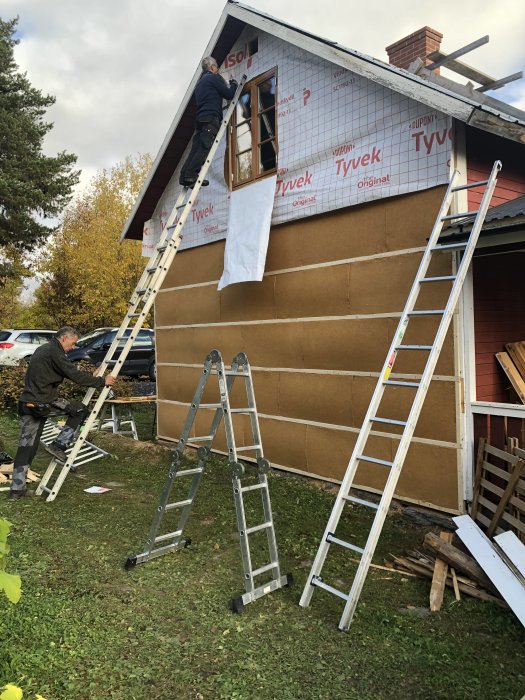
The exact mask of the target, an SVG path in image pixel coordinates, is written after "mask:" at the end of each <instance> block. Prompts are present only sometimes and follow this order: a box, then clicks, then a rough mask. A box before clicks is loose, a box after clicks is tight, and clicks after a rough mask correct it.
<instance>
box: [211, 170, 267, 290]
mask: <svg viewBox="0 0 525 700" xmlns="http://www.w3.org/2000/svg"><path fill="white" fill-rule="evenodd" d="M276 180H277V176H275V177H268V178H265V179H264V180H260V181H259V182H256V183H254V184H253V185H248V186H247V187H242V188H241V189H238V190H235V191H234V192H232V194H231V197H230V213H229V220H228V233H227V234H226V246H225V249H224V271H223V273H222V277H221V279H220V280H219V286H218V289H219V290H221V289H224V287H227V286H228V285H229V284H235V283H236V282H260V281H261V280H262V278H263V275H264V264H265V262H266V251H267V249H268V239H269V236H270V225H271V221H272V210H273V203H274V193H275V185H276Z"/></svg>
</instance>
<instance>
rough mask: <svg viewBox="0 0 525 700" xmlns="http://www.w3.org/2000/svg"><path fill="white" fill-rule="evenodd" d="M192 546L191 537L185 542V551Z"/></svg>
mask: <svg viewBox="0 0 525 700" xmlns="http://www.w3.org/2000/svg"><path fill="white" fill-rule="evenodd" d="M190 545H191V537H188V539H187V540H184V549H186V547H189V546H190Z"/></svg>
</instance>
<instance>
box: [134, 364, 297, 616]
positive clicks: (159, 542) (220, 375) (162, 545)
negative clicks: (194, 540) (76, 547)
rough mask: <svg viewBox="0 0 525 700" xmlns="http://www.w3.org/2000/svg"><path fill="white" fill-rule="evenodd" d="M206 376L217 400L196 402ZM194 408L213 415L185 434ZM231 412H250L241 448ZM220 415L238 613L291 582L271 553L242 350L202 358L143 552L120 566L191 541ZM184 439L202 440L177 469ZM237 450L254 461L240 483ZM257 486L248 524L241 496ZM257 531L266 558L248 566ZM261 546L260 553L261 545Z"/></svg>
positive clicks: (264, 463) (262, 467) (268, 510)
mask: <svg viewBox="0 0 525 700" xmlns="http://www.w3.org/2000/svg"><path fill="white" fill-rule="evenodd" d="M212 375H216V376H217V380H218V390H219V395H220V402H218V403H201V400H202V396H203V394H204V390H205V388H206V385H207V382H208V380H209V378H210V376H212ZM236 378H239V380H242V381H244V386H245V390H246V404H247V405H246V406H243V407H241V408H232V407H231V405H230V394H231V391H232V388H233V384H234V381H235V379H236ZM199 408H208V409H215V414H214V416H213V419H212V422H211V426H210V429H209V430H208V431H207V434H206V435H202V436H196V437H191V436H190V433H191V430H192V428H193V426H194V425H195V420H196V417H197V412H198V411H199ZM234 414H241V415H246V416H249V417H250V427H251V444H249V445H244V446H242V447H238V446H237V445H236V443H235V433H234V429H233V420H232V415H234ZM223 418H224V428H225V433H226V445H227V449H228V461H229V463H230V467H231V471H232V486H233V496H234V500H235V511H236V514H237V528H238V531H239V540H240V544H241V553H242V563H243V569H244V584H245V589H246V591H245V593H244V594H242V595H240V596H238V597H236V598H233V599H232V609H233V611H234V612H242V611H243V610H244V606H245V605H246V604H248V603H251V602H253V601H254V600H257V599H258V598H261V597H262V596H264V595H266V594H267V593H271V592H272V591H275V590H277V589H278V588H282V587H283V586H289V585H291V584H292V582H293V579H292V576H291V574H285V575H281V569H280V565H279V556H278V552H277V541H276V538H275V530H274V525H273V515H272V507H271V503H270V491H269V487H268V479H267V476H266V474H267V473H268V471H269V469H270V464H269V462H268V460H266V459H265V458H264V454H263V445H262V439H261V432H260V429H259V418H258V415H257V407H256V405H255V393H254V390H253V380H252V373H251V368H250V363H249V362H248V358H247V357H246V355H245V354H244V353H242V352H241V353H239V354H238V355H236V356H235V357H234V358H233V361H232V364H231V368H229V369H227V368H225V366H224V362H223V360H222V357H221V354H220V352H219V351H218V350H212V351H211V352H210V353H209V355H208V356H207V357H206V360H205V362H204V367H203V370H202V374H201V378H200V380H199V383H198V385H197V389H196V391H195V394H194V396H193V399H192V402H191V404H190V409H189V411H188V416H187V418H186V422H185V423H184V427H183V429H182V433H181V436H180V439H179V441H178V444H177V447H176V449H175V450H174V451H173V456H172V461H171V467H170V470H169V472H168V476H167V478H166V482H165V485H164V488H163V490H162V493H161V496H160V499H159V504H158V506H157V509H156V511H155V516H154V518H153V522H152V524H151V527H150V531H149V534H148V538H147V540H146V545H145V547H144V551H143V552H142V553H141V554H137V555H136V556H134V557H129V558H128V560H127V561H126V564H125V568H126V569H128V570H129V569H132V568H133V567H134V566H135V565H136V564H141V563H142V562H146V561H149V560H150V559H154V558H156V557H160V556H162V555H164V554H167V553H168V552H171V551H174V550H176V549H181V548H183V547H187V546H188V545H189V544H191V540H189V539H185V538H184V537H183V532H184V528H185V526H186V523H187V522H188V519H189V517H190V513H191V509H192V506H193V502H194V500H195V496H196V495H197V490H198V488H199V485H200V482H201V480H202V476H203V474H204V469H205V467H206V462H207V461H208V457H209V455H210V453H211V448H212V444H213V441H214V439H215V436H216V434H217V430H218V428H219V426H220V424H221V421H222V419H223ZM188 443H190V444H191V445H195V446H196V445H197V444H198V443H202V444H201V446H200V447H198V449H197V459H198V462H197V466H196V467H190V468H188V469H186V468H184V469H181V468H180V466H181V460H182V456H183V454H184V450H185V448H186V446H187V445H188ZM239 452H255V457H256V460H257V477H258V480H257V482H255V483H249V484H246V483H245V484H244V485H243V483H242V482H241V478H242V477H243V475H244V472H245V467H244V464H243V463H242V462H240V461H239V460H238V456H237V453H239ZM188 477H190V483H189V489H188V495H187V496H186V497H185V498H183V499H182V500H178V501H173V502H171V503H170V502H168V500H169V498H170V494H171V492H172V489H173V486H174V482H175V480H177V481H178V480H179V479H180V480H181V484H180V486H181V487H182V489H185V486H188ZM257 491H258V492H259V494H260V496H261V500H262V518H263V522H262V523H259V524H257V525H253V526H251V527H248V526H247V522H246V509H245V503H244V497H245V494H247V493H249V492H257ZM185 493H186V492H185V491H184V494H185ZM252 506H253V504H252ZM250 510H251V509H250ZM169 511H175V513H178V517H177V518H176V520H177V525H176V528H175V530H173V531H171V532H166V533H163V534H159V529H160V526H161V523H162V520H163V518H164V517H165V515H166V513H167V512H169ZM252 517H253V516H252ZM257 532H264V533H265V534H266V545H267V551H268V555H269V559H270V561H269V563H266V564H263V565H262V566H258V567H257V568H254V567H253V563H252V557H253V552H252V550H251V548H250V542H249V540H250V536H251V535H253V534H255V533H257ZM259 549H260V545H259ZM264 549H265V552H266V547H265V548H264ZM258 554H259V555H260V552H258ZM263 556H266V555H263ZM261 576H263V577H264V576H265V578H263V579H261ZM256 578H257V579H258V581H259V582H260V581H261V580H262V581H264V582H263V583H258V584H257V585H256V582H255V579H256Z"/></svg>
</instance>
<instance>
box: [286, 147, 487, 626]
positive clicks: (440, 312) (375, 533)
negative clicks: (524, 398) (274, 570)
mask: <svg viewBox="0 0 525 700" xmlns="http://www.w3.org/2000/svg"><path fill="white" fill-rule="evenodd" d="M500 170H501V162H500V161H496V162H495V163H494V166H493V168H492V172H491V174H490V177H489V178H488V180H484V181H482V182H475V183H471V184H468V185H460V186H455V185H454V182H455V180H456V179H457V175H458V172H457V171H455V172H454V174H453V176H452V179H451V181H450V184H449V186H448V189H447V192H446V194H445V197H444V199H443V203H442V205H441V208H440V210H439V213H438V216H437V219H436V222H435V224H434V228H433V229H432V233H431V235H430V238H429V240H428V244H427V247H426V249H425V252H424V254H423V258H422V260H421V263H420V266H419V269H418V272H417V275H416V278H415V280H414V284H413V285H412V289H411V291H410V294H409V296H408V299H407V303H406V306H405V309H404V311H403V313H402V314H401V318H400V321H399V325H398V327H397V330H396V333H395V335H394V339H393V341H392V344H391V346H390V349H389V351H388V355H387V357H386V360H385V363H384V365H383V369H382V370H381V373H380V375H379V379H378V382H377V385H376V388H375V391H374V393H373V396H372V400H371V403H370V406H369V408H368V411H367V413H366V416H365V418H364V421H363V425H362V427H361V430H360V432H359V436H358V438H357V441H356V444H355V447H354V450H353V453H352V456H351V458H350V462H349V463H348V467H347V470H346V473H345V476H344V479H343V481H342V484H341V488H340V490H339V493H338V495H337V498H336V501H335V504H334V507H333V510H332V513H331V515H330V518H329V520H328V524H327V526H326V529H325V531H324V534H323V538H322V541H321V544H320V545H319V549H318V551H317V555H316V557H315V560H314V563H313V565H312V568H311V570H310V573H309V575H308V579H307V581H306V585H305V588H304V591H303V594H302V596H301V600H300V601H299V605H301V606H303V607H306V606H308V604H309V603H310V600H311V598H312V595H313V592H314V589H315V588H323V589H324V590H326V591H328V592H329V593H332V594H333V595H336V596H338V597H339V598H342V599H343V600H344V601H345V608H344V611H343V614H342V616H341V620H340V621H339V629H341V630H347V629H348V628H349V626H350V623H351V621H352V617H353V615H354V612H355V609H356V606H357V601H358V600H359V595H360V593H361V589H362V588H363V584H364V582H365V578H366V574H367V572H368V568H369V566H370V563H371V561H372V556H373V554H374V551H375V548H376V545H377V541H378V539H379V536H380V534H381V530H382V527H383V524H384V521H385V518H386V516H387V513H388V508H389V506H390V502H391V501H392V497H393V495H394V491H395V488H396V484H397V481H398V478H399V475H400V473H401V469H402V467H403V463H404V461H405V456H406V453H407V451H408V448H409V446H410V441H411V440H412V436H413V434H414V430H415V427H416V423H417V420H418V418H419V414H420V412H421V408H422V406H423V402H424V400H425V396H426V394H427V391H428V388H429V385H430V381H431V379H432V375H433V373H434V369H435V367H436V363H437V361H438V358H439V354H440V352H441V348H442V346H443V342H444V340H445V335H446V333H447V329H448V327H449V324H450V321H451V319H452V315H453V313H454V310H455V307H456V304H457V302H458V299H459V295H460V292H461V288H462V286H463V283H464V281H465V277H466V275H467V271H468V268H469V265H470V261H471V260H472V256H473V254H474V249H475V247H476V243H477V240H478V237H479V233H480V230H481V227H482V225H483V221H484V220H485V216H486V213H487V209H488V207H489V204H490V200H491V198H492V194H493V192H494V188H495V186H496V180H497V174H498V172H499V171H500ZM482 186H485V191H484V194H483V198H482V200H481V204H480V206H479V210H478V211H469V212H464V213H462V214H447V212H448V211H449V208H450V205H451V203H452V201H453V198H454V196H455V193H456V192H459V191H461V190H465V189H468V188H472V187H482ZM474 215H475V220H474V223H473V225H472V230H471V232H470V235H469V237H468V240H467V241H464V242H461V243H448V244H447V243H441V244H440V242H439V237H440V235H441V231H442V228H443V225H444V224H445V222H450V221H455V222H458V220H459V219H463V218H465V217H471V216H474ZM442 251H443V252H451V251H452V252H454V251H463V256H462V258H461V262H460V263H459V266H458V268H457V272H456V274H454V275H447V276H440V277H433V276H427V271H428V268H429V265H430V262H431V260H432V258H433V256H434V254H435V253H440V252H442ZM443 282H446V283H451V284H452V286H451V289H450V293H449V297H448V301H447V303H446V306H445V308H442V309H418V310H416V309H415V306H416V302H417V299H418V296H419V293H420V291H421V289H422V288H423V287H424V286H426V285H428V284H433V283H443ZM429 316H430V317H435V318H438V319H441V320H440V323H439V327H438V329H437V331H436V333H435V337H434V340H433V342H432V344H431V345H423V344H421V345H408V344H405V345H404V344H403V336H404V335H405V332H406V330H407V326H408V325H409V322H410V321H412V320H413V319H414V318H420V317H429ZM415 330H417V328H416V329H415ZM412 332H413V331H412ZM400 351H401V352H405V351H408V352H411V351H420V352H427V353H428V357H427V360H426V364H425V367H424V370H423V373H422V375H421V378H420V379H419V380H418V381H410V382H408V381H394V380H391V379H389V377H390V373H391V371H392V367H393V365H394V362H395V360H396V357H397V354H398V352H400ZM399 386H402V387H410V388H411V389H413V390H414V391H415V397H414V400H413V403H412V406H411V408H410V412H409V415H408V417H407V419H406V420H403V421H401V420H394V419H393V418H388V417H380V416H378V415H377V411H378V409H379V406H380V403H381V399H382V397H383V394H384V393H385V391H387V390H388V391H395V390H396V387H399ZM374 424H381V425H384V424H386V425H393V426H400V428H402V429H403V431H402V433H401V434H400V440H399V446H398V448H397V451H396V454H395V457H394V460H393V461H392V462H389V461H387V460H384V459H378V458H377V457H374V456H373V450H371V448H370V445H369V437H370V434H371V432H372V426H373V425H374ZM374 437H375V436H374ZM376 439H377V438H376ZM371 452H372V454H371ZM362 463H372V464H379V465H381V466H382V467H384V468H385V471H387V473H388V477H387V480H386V484H385V487H384V490H383V493H382V496H381V500H380V502H379V504H376V503H372V502H369V501H367V500H365V499H362V498H356V497H355V496H351V495H350V489H351V487H352V485H353V482H354V477H355V474H356V471H357V468H358V466H359V464H362ZM347 503H355V504H359V505H363V506H367V507H369V508H371V509H373V510H375V511H376V514H375V517H374V520H373V523H372V527H371V530H370V533H369V535H368V539H367V541H366V544H365V547H364V548H362V547H358V546H356V545H354V544H351V543H349V542H346V541H344V540H342V539H340V538H338V537H336V535H335V532H336V528H337V526H338V524H339V520H340V518H341V514H342V512H343V509H344V506H345V505H346V504H347ZM332 544H335V545H339V546H341V547H344V548H346V549H349V550H351V551H353V552H358V553H359V554H360V555H361V558H360V561H359V566H358V568H357V571H356V573H355V576H354V579H353V583H352V587H351V590H350V593H348V594H347V593H344V592H342V591H340V590H338V589H337V588H334V587H333V586H331V585H329V584H327V583H325V582H324V581H323V579H322V578H321V572H322V568H323V564H324V562H325V559H326V556H327V554H328V550H329V548H330V545H332Z"/></svg>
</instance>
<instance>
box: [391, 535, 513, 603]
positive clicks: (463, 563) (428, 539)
mask: <svg viewBox="0 0 525 700" xmlns="http://www.w3.org/2000/svg"><path fill="white" fill-rule="evenodd" d="M390 556H391V561H387V562H385V564H386V566H387V567H389V568H392V569H397V570H398V571H405V572H407V573H410V574H414V575H416V576H422V577H425V578H428V579H431V580H432V585H431V588H430V610H431V611H432V612H437V611H438V610H440V609H441V606H442V604H443V597H444V592H445V587H446V586H448V587H449V588H451V589H453V590H454V594H455V596H456V600H460V599H461V594H464V595H467V596H471V597H473V598H479V599H480V600H486V601H492V602H493V603H496V604H497V605H500V606H502V607H507V604H506V603H505V601H504V600H502V598H501V597H500V595H499V593H498V591H497V589H496V588H495V587H494V585H493V584H492V583H491V581H490V579H489V578H488V577H487V576H486V575H485V573H484V572H483V570H482V569H481V567H480V566H479V565H478V564H477V562H476V561H475V559H473V558H472V557H471V556H470V555H469V554H467V553H466V551H465V549H464V547H463V546H462V545H461V543H460V542H459V541H458V540H457V538H455V536H454V533H452V532H441V533H440V534H439V536H438V535H436V534H435V533H434V532H429V533H427V535H426V536H425V551H424V552H421V551H418V550H412V551H409V552H407V553H406V554H405V556H402V557H399V556H394V555H390Z"/></svg>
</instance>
